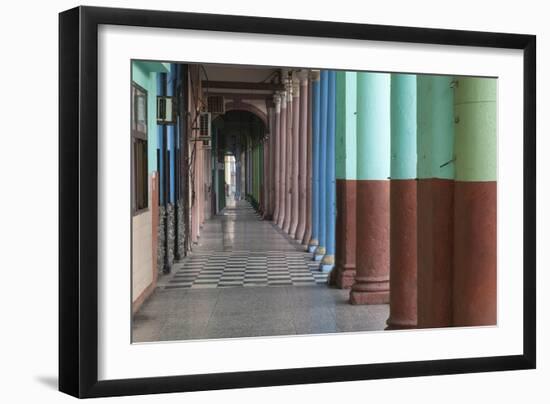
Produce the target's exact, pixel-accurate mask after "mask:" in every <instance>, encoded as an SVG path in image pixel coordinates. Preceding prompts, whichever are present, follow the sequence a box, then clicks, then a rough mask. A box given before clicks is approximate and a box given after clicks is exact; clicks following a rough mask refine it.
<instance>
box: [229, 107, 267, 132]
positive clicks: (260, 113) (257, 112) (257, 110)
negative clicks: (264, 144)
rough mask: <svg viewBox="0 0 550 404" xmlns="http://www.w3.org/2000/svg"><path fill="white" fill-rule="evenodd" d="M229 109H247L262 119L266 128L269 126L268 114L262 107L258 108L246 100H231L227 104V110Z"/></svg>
mask: <svg viewBox="0 0 550 404" xmlns="http://www.w3.org/2000/svg"><path fill="white" fill-rule="evenodd" d="M228 111H247V112H250V113H252V114H254V115H256V116H257V117H258V118H260V119H261V120H262V122H263V123H264V126H265V128H267V127H268V126H267V114H266V113H265V112H263V111H262V110H261V109H260V108H258V107H257V106H255V105H252V104H248V103H246V102H242V101H230V102H228V103H226V104H225V112H228Z"/></svg>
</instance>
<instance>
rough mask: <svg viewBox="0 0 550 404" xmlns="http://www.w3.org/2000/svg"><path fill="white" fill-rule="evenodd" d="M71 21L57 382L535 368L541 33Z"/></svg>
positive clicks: (200, 384) (173, 385)
mask: <svg viewBox="0 0 550 404" xmlns="http://www.w3.org/2000/svg"><path fill="white" fill-rule="evenodd" d="M59 27H60V30H59V46H60V51H59V78H60V89H59V91H60V93H59V95H60V97H59V98H60V105H59V125H60V131H59V147H60V162H59V163H60V223H59V226H60V268H59V271H60V273H59V276H60V277H59V285H60V288H59V290H60V296H59V299H60V304H59V307H60V323H59V344H60V360H59V387H60V390H61V391H63V392H66V393H68V394H71V395H74V396H76V397H100V396H114V395H131V394H147V393H161V392H182V391H193V390H208V389H222V388H238V387H255V386H273V385H284V384H299V383H322V382H334V381H347V380H361V379H378V378H395V377H410V376H425V375H439V374H453V373H466V372H486V371H499V370H514V369H530V368H534V367H535V363H536V360H535V358H536V354H535V348H536V343H535V328H536V325H535V310H536V305H535V302H536V288H535V261H536V260H535V178H536V177H535V120H536V114H535V100H536V86H535V65H536V63H535V58H536V39H535V37H534V36H531V35H520V34H504V33H488V32H471V31H455V30H443V29H425V28H410V27H396V26H379V25H365V24H350V23H338V22H325V21H305V20H285V19H276V18H264V17H245V16H227V15H212V14H196V13H181V12H165V11H152V10H130V9H128V10H126V9H108V8H94V7H78V8H75V9H72V10H68V11H65V12H63V13H61V14H60V17H59Z"/></svg>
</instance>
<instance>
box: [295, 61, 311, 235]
mask: <svg viewBox="0 0 550 404" xmlns="http://www.w3.org/2000/svg"><path fill="white" fill-rule="evenodd" d="M298 78H299V80H300V120H299V128H298V137H299V143H298V146H299V147H298V163H299V169H298V196H297V197H296V199H297V202H298V207H297V210H298V224H297V228H296V235H295V237H294V238H295V239H296V240H299V241H300V242H302V241H303V239H304V235H305V232H306V203H307V121H308V115H307V101H308V97H307V95H308V94H307V93H308V86H307V84H308V83H307V81H308V71H307V70H301V71H300V72H299V73H298Z"/></svg>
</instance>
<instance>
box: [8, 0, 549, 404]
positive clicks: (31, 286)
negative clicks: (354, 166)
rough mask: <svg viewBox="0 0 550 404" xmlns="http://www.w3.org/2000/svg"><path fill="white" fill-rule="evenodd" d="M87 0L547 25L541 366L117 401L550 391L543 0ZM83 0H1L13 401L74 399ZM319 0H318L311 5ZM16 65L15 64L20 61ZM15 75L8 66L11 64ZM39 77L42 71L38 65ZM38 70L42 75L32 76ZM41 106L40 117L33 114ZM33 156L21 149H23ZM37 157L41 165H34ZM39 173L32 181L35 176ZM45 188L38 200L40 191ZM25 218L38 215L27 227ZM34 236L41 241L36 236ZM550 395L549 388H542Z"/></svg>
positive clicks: (404, 20) (545, 127) (537, 396)
mask: <svg viewBox="0 0 550 404" xmlns="http://www.w3.org/2000/svg"><path fill="white" fill-rule="evenodd" d="M86 3H87V4H88V5H101V6H113V7H116V6H118V7H133V8H156V9H172V10H182V11H200V12H211V13H226V14H248V15H267V16H277V17H289V18H304V19H322V20H340V21H349V22H364V23H377V24H391V25H409V26H425V27H434V28H440V27H441V28H457V29H470V30H485V31H508V32H520V33H535V34H537V35H538V50H539V52H538V71H539V74H538V111H539V123H538V133H539V138H538V149H539V152H538V153H539V159H538V161H539V167H538V169H539V175H538V179H539V180H538V206H539V207H540V208H539V211H538V223H539V224H538V229H539V230H538V231H539V237H538V246H539V248H538V250H539V269H540V270H539V271H538V280H539V283H538V284H539V288H538V307H539V310H538V313H539V314H538V319H539V326H538V339H539V369H537V370H535V371H521V372H504V373H486V374H469V375H461V376H440V377H424V378H413V379H399V380H378V381H364V382H353V383H351V382H348V383H334V384H324V385H309V386H292V387H277V388H265V389H247V390H231V391H217V392H201V393H192V394H189V393H188V394H186V395H185V396H183V397H182V395H180V394H171V395H160V396H159V395H157V396H143V397H133V398H115V399H111V400H110V401H109V402H129V403H130V402H131V403H138V402H139V403H179V402H181V400H182V399H185V400H187V401H186V402H188V403H209V402H224V403H237V402H238V403H255V402H258V401H261V402H263V403H280V402H304V401H308V402H315V403H336V402H340V403H341V402H344V401H349V400H350V399H354V398H356V399H358V400H361V401H364V402H369V401H370V402H384V403H390V402H408V403H409V402H410V403H414V402H422V403H440V402H445V403H461V404H463V403H464V402H524V401H528V402H545V401H547V400H548V396H549V393H548V389H547V386H546V385H547V384H548V380H550V370H549V368H550V355H549V346H548V343H547V341H549V340H550V327H549V325H550V320H549V317H550V316H549V315H548V310H549V309H548V308H549V307H550V275H549V272H548V268H549V265H550V256H549V253H550V249H548V248H547V246H548V244H549V242H550V237H549V233H548V231H547V230H546V229H547V228H548V227H550V221H549V214H548V209H543V208H542V207H545V206H550V193H549V185H548V181H547V172H546V171H543V170H544V169H545V168H546V167H545V166H544V165H543V164H544V162H545V161H546V160H547V158H546V153H544V151H545V150H548V149H549V148H550V138H549V137H548V136H543V134H545V133H546V134H547V133H550V123H549V121H548V120H546V119H545V118H544V117H545V115H546V114H545V113H543V112H544V111H548V110H550V101H549V99H548V97H547V93H548V90H550V86H549V84H550V83H549V79H548V75H547V74H542V72H547V71H549V70H550V53H549V52H548V49H550V26H549V25H548V23H547V15H548V13H547V11H546V10H545V8H544V5H545V4H544V3H545V2H541V1H534V0H524V1H521V2H513V3H511V4H509V3H503V2H497V1H490V2H480V1H479V0H475V1H470V0H462V1H459V2H454V3H452V4H447V3H445V2H441V1H437V0H431V1H429V0H417V1H407V0H403V1H384V2H357V1H353V0H340V1H338V2H336V3H328V2H327V3H323V2H315V3H311V2H297V1H295V0H279V1H277V2H271V3H268V2H258V1H256V0H235V1H233V2H227V1H221V0H217V1H213V0H205V1H201V2H181V1H168V0H157V1H155V2H151V1H145V0H140V1H137V0H136V1H121V0H110V1H94V0H89V1H87V2H86ZM77 4H79V2H77V1H69V0H60V1H58V2H56V3H55V4H54V3H48V2H38V1H26V2H3V3H2V15H3V16H4V19H3V24H1V25H0V33H1V38H2V42H1V47H2V60H3V63H2V64H1V65H0V69H1V73H2V76H3V77H11V78H12V79H10V80H5V82H4V88H3V94H4V96H3V97H1V98H0V103H2V108H1V110H2V111H10V112H9V113H5V114H3V115H2V119H3V131H2V134H3V136H4V137H3V138H4V139H5V141H6V140H7V142H8V143H7V144H6V143H4V147H3V148H2V151H3V154H2V158H1V159H0V164H1V168H2V173H3V176H2V180H3V182H4V184H3V190H4V191H7V192H5V193H3V197H2V198H0V215H1V216H0V223H1V229H2V239H3V247H2V270H3V278H2V279H3V288H2V293H0V308H1V310H2V337H1V338H2V343H1V344H0V358H2V361H1V365H0V369H1V372H2V373H1V380H3V381H4V383H3V389H2V398H3V401H4V402H9V403H17V402H41V403H57V402H74V401H70V398H69V397H67V396H64V395H62V394H61V393H58V392H57V391H56V390H55V388H54V386H55V385H56V383H57V382H56V377H57V310H58V308H57V219H58V218H57V164H56V163H57V102H56V101H57V13H58V12H59V11H61V10H64V9H67V8H70V7H73V6H75V5H77ZM311 4H315V7H312V6H311ZM14 65H16V66H17V69H13V66H14ZM8 75H9V76H8ZM35 75H36V76H38V77H36V76H35ZM33 77H36V78H37V79H38V81H36V80H34V79H33ZM37 83H40V87H39V88H40V94H41V97H40V100H41V103H40V108H39V109H36V110H35V111H33V115H32V117H29V116H28V110H27V108H25V107H24V106H25V105H27V103H28V102H29V99H30V98H31V96H32V95H33V89H34V91H36V87H35V85H36V84H37ZM29 118H32V122H33V123H36V125H37V127H40V130H36V129H37V127H31V126H30V125H26V122H29ZM22 159H24V160H22ZM37 168H38V169H37ZM29 185H30V186H29ZM38 197H40V199H39V200H38V199H37V198H38ZM25 220H32V221H33V223H36V224H38V226H37V228H36V231H35V233H34V234H32V235H31V234H29V233H28V227H27V226H21V223H23V222H24V221H25ZM30 242H32V245H33V250H32V251H29V250H28V247H29V244H30ZM545 398H546V400H545Z"/></svg>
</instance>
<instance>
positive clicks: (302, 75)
mask: <svg viewBox="0 0 550 404" xmlns="http://www.w3.org/2000/svg"><path fill="white" fill-rule="evenodd" d="M309 75H310V70H308V69H302V70H299V71H297V72H296V77H297V78H298V80H300V84H302V85H304V84H307V80H308V78H309Z"/></svg>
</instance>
